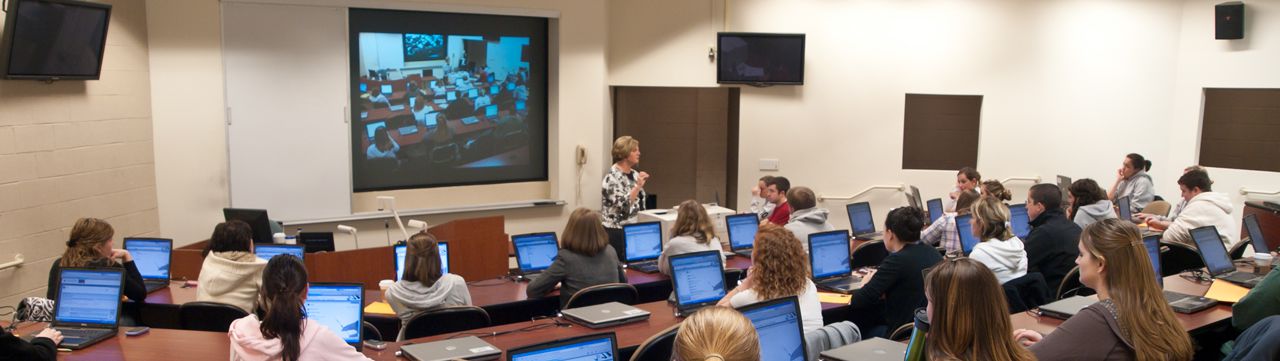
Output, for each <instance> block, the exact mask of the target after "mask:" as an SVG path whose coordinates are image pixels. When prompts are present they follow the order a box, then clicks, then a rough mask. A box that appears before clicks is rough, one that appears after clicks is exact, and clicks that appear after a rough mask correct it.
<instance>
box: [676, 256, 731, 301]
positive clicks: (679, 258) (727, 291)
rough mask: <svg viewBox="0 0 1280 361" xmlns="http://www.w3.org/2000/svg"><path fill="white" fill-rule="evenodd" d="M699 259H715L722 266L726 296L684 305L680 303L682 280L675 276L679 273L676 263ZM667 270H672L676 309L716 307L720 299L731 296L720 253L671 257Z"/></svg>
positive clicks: (721, 284)
mask: <svg viewBox="0 0 1280 361" xmlns="http://www.w3.org/2000/svg"><path fill="white" fill-rule="evenodd" d="M698 257H706V258H708V259H714V260H715V262H716V263H718V264H720V288H721V290H723V292H724V294H722V295H720V297H716V298H715V299H713V300H709V301H703V302H694V303H689V304H682V303H680V294H679V292H680V291H679V290H680V281H679V279H680V278H679V277H676V276H675V275H676V271H677V269H676V267H675V262H676V261H678V260H684V259H685V258H698ZM667 268H668V269H670V270H671V293H672V295H673V296H675V300H676V302H675V305H676V309H679V310H687V309H690V308H697V307H702V306H707V305H714V304H716V302H719V301H720V299H722V298H724V296H727V295H728V294H729V281H728V280H726V279H725V278H724V261H723V260H721V259H720V251H716V250H711V251H699V252H689V253H685V254H680V255H676V256H671V257H668V258H667Z"/></svg>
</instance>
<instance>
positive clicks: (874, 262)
mask: <svg viewBox="0 0 1280 361" xmlns="http://www.w3.org/2000/svg"><path fill="white" fill-rule="evenodd" d="M850 257H851V258H852V259H851V260H850V261H849V267H852V268H853V269H858V267H871V266H879V265H880V262H883V261H884V258H885V257H889V250H888V249H885V248H884V241H879V240H877V241H870V242H866V243H863V244H860V245H858V248H855V249H854V250H853V255H852V256H850Z"/></svg>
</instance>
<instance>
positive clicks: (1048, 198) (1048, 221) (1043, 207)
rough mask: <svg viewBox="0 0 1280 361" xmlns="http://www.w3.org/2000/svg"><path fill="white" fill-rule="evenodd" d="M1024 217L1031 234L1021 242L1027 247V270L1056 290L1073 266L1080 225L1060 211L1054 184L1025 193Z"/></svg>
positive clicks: (1059, 191) (1059, 197) (1059, 198)
mask: <svg viewBox="0 0 1280 361" xmlns="http://www.w3.org/2000/svg"><path fill="white" fill-rule="evenodd" d="M1026 205H1027V217H1028V218H1030V219H1031V221H1030V225H1031V233H1030V234H1028V235H1027V239H1026V240H1025V241H1024V242H1023V243H1024V244H1025V246H1026V248H1027V271H1028V272H1040V274H1041V275H1044V281H1045V283H1046V284H1048V286H1049V289H1057V288H1058V285H1061V284H1062V279H1063V278H1064V277H1066V275H1067V273H1069V272H1071V269H1072V268H1074V267H1075V266H1076V264H1075V261H1076V257H1078V256H1080V251H1079V250H1077V249H1076V243H1078V242H1079V240H1080V226H1078V225H1076V224H1075V222H1071V221H1070V220H1068V219H1067V216H1066V215H1065V214H1063V212H1062V191H1061V190H1059V189H1058V186H1057V185H1053V184H1049V183H1041V184H1037V185H1034V186H1031V191H1030V192H1028V193H1027V203H1026Z"/></svg>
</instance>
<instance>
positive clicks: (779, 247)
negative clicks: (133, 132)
mask: <svg viewBox="0 0 1280 361" xmlns="http://www.w3.org/2000/svg"><path fill="white" fill-rule="evenodd" d="M751 261H752V266H751V269H749V270H748V271H747V278H746V279H743V280H742V282H741V283H739V284H738V287H737V288H734V289H733V290H732V291H729V294H727V295H725V296H724V298H722V299H720V302H719V303H718V305H720V306H730V307H735V308H736V307H742V306H746V305H749V304H753V303H756V302H761V301H768V300H772V299H775V298H779V297H787V296H798V297H799V299H800V318H802V319H803V320H802V321H803V322H802V324H803V325H804V332H809V331H813V330H816V329H818V328H821V327H822V303H820V302H818V286H817V285H814V284H813V281H811V280H809V267H808V266H809V261H808V257H807V256H806V255H805V253H804V249H802V248H800V241H799V240H797V239H796V237H795V236H794V235H792V234H791V231H788V230H786V229H784V228H782V227H778V226H773V225H765V226H763V227H760V230H759V231H757V232H756V240H755V248H753V249H752V250H751Z"/></svg>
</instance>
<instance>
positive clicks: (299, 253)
mask: <svg viewBox="0 0 1280 361" xmlns="http://www.w3.org/2000/svg"><path fill="white" fill-rule="evenodd" d="M253 253H254V254H257V255H258V258H261V259H265V260H268V261H270V260H271V258H272V257H275V256H279V255H282V254H289V255H293V256H294V257H298V259H299V260H305V259H306V258H304V257H305V255H306V250H305V249H303V247H302V246H300V245H296V244H259V245H254V246H253Z"/></svg>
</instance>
